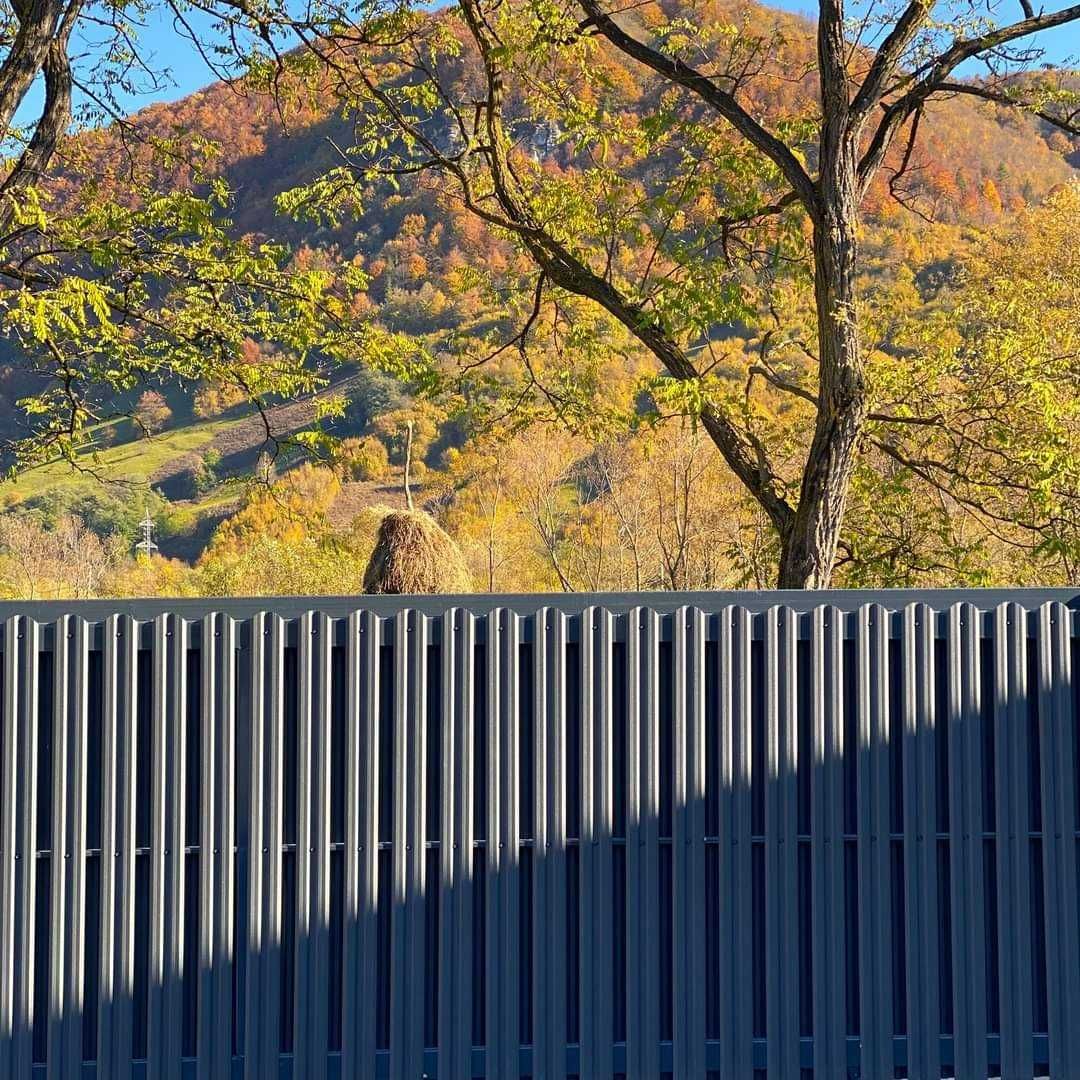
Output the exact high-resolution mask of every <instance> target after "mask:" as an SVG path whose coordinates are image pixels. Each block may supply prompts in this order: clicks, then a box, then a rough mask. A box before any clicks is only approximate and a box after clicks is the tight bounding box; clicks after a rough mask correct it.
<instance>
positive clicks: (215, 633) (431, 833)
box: [0, 590, 1080, 1080]
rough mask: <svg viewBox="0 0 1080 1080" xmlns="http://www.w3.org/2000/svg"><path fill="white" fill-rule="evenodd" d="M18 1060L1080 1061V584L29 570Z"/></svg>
mask: <svg viewBox="0 0 1080 1080" xmlns="http://www.w3.org/2000/svg"><path fill="white" fill-rule="evenodd" d="M0 652H2V661H0V702H2V723H0V1080H4V1078H9V1077H10V1078H13V1080H14V1078H19V1080H22V1078H34V1080H36V1078H38V1077H41V1078H45V1077H48V1078H49V1080H69V1078H71V1080H74V1078H86V1080H90V1078H94V1077H96V1078H99V1080H106V1078H108V1080H112V1078H118V1077H123V1078H128V1077H139V1078H142V1077H147V1078H154V1080H156V1078H159V1077H160V1078H164V1080H180V1078H182V1077H184V1078H190V1077H198V1078H199V1080H204V1078H206V1080H219V1078H220V1080H225V1078H226V1077H227V1078H230V1080H232V1078H240V1077H247V1078H252V1080H256V1078H258V1080H262V1078H268V1077H275V1078H279V1077H280V1078H287V1077H292V1078H295V1080H301V1078H304V1080H307V1078H319V1080H323V1078H340V1080H353V1078H365V1080H366V1078H368V1077H376V1078H392V1080H421V1078H425V1077H426V1078H436V1077H437V1078H439V1080H444V1078H445V1080H467V1078H472V1077H487V1078H498V1080H504V1078H515V1080H516V1078H524V1077H529V1078H533V1080H565V1078H571V1077H578V1078H581V1080H592V1078H604V1080H607V1078H615V1077H619V1078H622V1077H626V1078H632V1080H653V1078H658V1077H665V1076H670V1077H672V1078H684V1077H685V1078H702V1080H705V1078H709V1080H712V1078H714V1077H715V1078H723V1080H728V1078H732V1080H734V1078H739V1080H742V1078H744V1077H746V1078H751V1080H755V1078H757V1080H765V1078H768V1080H775V1078H803V1077H811V1076H812V1077H815V1078H827V1080H832V1078H836V1077H839V1078H846V1077H850V1078H856V1077H858V1078H873V1080H877V1078H886V1077H889V1078H891V1077H911V1078H938V1077H946V1076H950V1077H951V1076H955V1077H962V1078H965V1080H966V1078H978V1077H984V1076H1002V1077H1008V1078H1016V1080H1019V1078H1028V1077H1034V1076H1051V1077H1054V1078H1073V1077H1080V1019H1078V1018H1080V880H1078V844H1080V746H1078V741H1080V729H1078V725H1080V594H1076V593H1067V592H1064V591H1057V592H1050V591H1044V590H1029V591H1023V590H1021V591H1016V592H1012V593H990V592H977V591H976V592H956V593H942V592H929V593H921V594H920V593H888V592H886V593H878V594H868V593H847V594H839V593H828V594H800V593H773V594H769V593H762V594H691V595H684V596H679V595H677V594H667V595H661V594H642V595H637V596H588V597H563V598H552V597H514V598H509V597H508V598H484V597H456V598H427V599H423V600H420V599H418V598H401V599H400V600H393V599H382V598H380V599H378V600H375V599H374V598H366V597H365V598H354V599H335V600H323V599H307V600H295V599H294V600H281V601H278V600H273V599H266V600H260V601H228V600H223V601H220V602H218V601H198V602H195V601H161V602H150V601H145V602H137V603H133V604H124V603H121V602H116V603H115V604H108V603H105V602H93V603H76V602H68V603H53V604H38V605H34V604H3V605H0Z"/></svg>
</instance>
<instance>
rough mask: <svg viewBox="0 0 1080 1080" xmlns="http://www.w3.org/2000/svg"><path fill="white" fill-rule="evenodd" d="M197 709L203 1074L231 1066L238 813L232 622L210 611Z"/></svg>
mask: <svg viewBox="0 0 1080 1080" xmlns="http://www.w3.org/2000/svg"><path fill="white" fill-rule="evenodd" d="M200 649H201V654H202V657H201V659H202V711H201V717H200V719H201V721H202V723H201V740H202V745H201V750H202V760H201V762H200V772H201V788H200V803H201V806H200V836H199V979H198V986H199V1015H198V1026H197V1055H198V1056H197V1060H198V1071H199V1076H200V1077H206V1078H207V1080H227V1078H228V1077H230V1076H231V1071H232V1026H233V1025H232V1014H233V1008H232V976H233V972H232V967H233V899H234V893H235V888H234V868H235V850H234V849H235V824H236V823H235V817H234V814H233V799H232V796H233V782H234V769H233V757H234V751H235V742H234V740H235V706H236V702H235V692H236V691H235V671H236V623H235V621H234V620H233V619H232V618H231V617H230V616H228V615H219V614H209V615H207V616H205V617H204V619H203V622H202V642H201V646H200Z"/></svg>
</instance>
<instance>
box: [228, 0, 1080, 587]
mask: <svg viewBox="0 0 1080 1080" xmlns="http://www.w3.org/2000/svg"><path fill="white" fill-rule="evenodd" d="M1019 9H1020V10H1019V11H1017V12H1016V13H1015V14H1016V17H1015V18H1005V17H1002V11H1001V10H999V9H997V8H995V9H994V11H993V12H992V13H991V14H990V15H989V16H988V15H987V14H985V13H984V12H983V11H981V10H980V9H977V8H976V7H975V6H974V5H971V6H968V5H966V4H958V5H957V4H952V5H946V4H934V3H928V2H925V0H910V2H908V3H903V2H900V3H889V2H875V3H872V4H868V5H862V6H860V7H859V8H858V9H857V10H855V9H852V10H845V6H844V3H843V0H820V3H819V5H818V8H817V22H816V27H814V28H813V30H812V31H811V41H812V46H811V47H809V48H806V49H803V48H801V47H800V45H799V41H798V33H797V32H795V33H793V32H791V30H792V28H791V25H790V22H791V21H790V20H789V21H788V23H787V24H786V29H785V28H783V27H782V25H781V24H780V23H779V22H777V24H776V26H775V27H774V28H773V29H770V28H769V27H768V26H767V25H766V27H765V29H764V30H761V29H760V28H758V29H755V26H754V25H751V24H750V22H749V21H748V20H747V19H746V18H744V17H743V15H742V13H741V12H740V11H739V10H738V9H733V8H730V7H725V6H721V5H717V4H709V3H706V2H704V0H702V2H699V3H697V4H695V5H693V6H692V7H690V8H687V7H684V6H676V5H674V4H672V3H668V2H665V0H650V2H647V3H644V4H642V3H636V2H635V3H623V2H622V0H566V2H563V3H554V4H553V3H551V2H550V0H516V2H513V3H506V2H505V0H458V2H457V3H456V4H455V5H454V6H453V8H452V9H451V10H450V11H448V12H443V11H439V12H431V10H430V9H429V8H428V7H427V6H426V5H421V4H416V5H412V4H410V3H407V2H405V3H401V2H394V0H387V3H386V4H384V5H382V6H380V5H379V4H374V5H372V4H363V5H356V6H355V7H353V6H350V5H346V4H340V3H338V4H333V3H332V4H330V5H329V14H328V15H327V17H326V19H325V20H322V21H317V22H311V21H298V20H297V19H295V18H293V17H292V16H291V15H290V13H289V12H288V11H287V10H285V9H278V10H271V9H267V8H264V7H260V8H259V9H258V13H257V14H252V15H251V16H250V17H246V21H245V17H238V22H239V23H241V24H243V25H245V26H246V27H247V28H248V29H257V30H259V31H260V32H261V33H262V37H263V40H265V41H268V42H274V43H276V42H286V41H288V42H290V43H295V42H296V41H297V40H299V41H300V42H302V43H303V44H304V45H305V47H306V50H302V51H301V52H300V53H297V54H295V58H294V63H295V64H296V65H297V66H298V67H299V66H302V65H303V64H308V65H310V64H311V63H312V60H313V59H314V60H315V61H317V66H318V68H319V70H320V72H330V77H331V81H332V83H333V89H334V90H335V92H336V93H337V95H338V97H339V99H340V100H341V102H342V104H343V105H344V107H345V108H347V109H349V110H351V112H352V115H353V117H354V119H355V126H356V136H355V145H354V147H353V148H352V149H351V150H349V151H347V152H345V151H341V152H340V153H339V161H340V164H339V166H338V167H337V168H335V169H334V170H333V171H332V172H331V173H330V174H329V175H328V176H326V177H325V178H324V179H323V180H321V181H319V182H318V183H316V184H315V185H313V186H311V187H310V188H308V189H306V190H305V191H304V192H303V193H299V194H297V195H296V196H295V197H294V198H292V199H288V200H286V201H285V204H286V205H287V207H288V208H290V209H292V210H296V211H300V212H305V213H318V212H319V210H320V209H321V211H322V212H324V213H325V214H327V215H330V216H335V215H337V216H339V215H340V214H342V213H343V212H347V211H348V210H349V209H350V208H351V207H352V206H354V205H355V204H357V203H358V202H360V201H362V200H363V199H364V198H365V197H367V196H368V194H369V189H370V185H371V184H373V183H375V182H377V181H380V180H383V181H385V180H388V179H389V180H391V181H393V182H394V183H404V182H408V181H410V180H416V181H417V182H418V183H420V184H421V185H426V186H427V187H428V188H429V189H430V190H431V191H432V192H433V193H435V195H436V196H437V197H439V198H443V199H445V200H447V201H448V202H451V203H453V204H456V205H459V206H462V207H464V208H465V209H466V210H467V211H468V212H469V213H471V214H472V215H474V216H475V217H476V218H477V219H479V220H480V221H482V222H483V223H485V225H486V226H487V227H489V228H490V229H491V230H492V231H493V232H494V233H496V234H498V235H501V236H504V237H509V238H511V239H512V240H513V242H514V243H515V245H516V247H517V250H518V251H519V252H520V253H521V254H522V255H523V256H525V257H526V258H527V259H528V261H529V262H530V264H531V265H532V267H533V268H534V271H535V273H534V274H533V276H532V280H531V282H530V284H529V292H530V294H531V295H532V297H533V300H534V302H533V304H532V305H531V308H532V310H531V312H530V314H529V315H528V317H527V319H526V320H525V322H524V326H523V327H522V328H521V330H520V331H519V332H518V333H517V334H516V335H515V338H514V342H513V344H514V345H516V346H517V347H518V351H519V352H520V354H521V355H522V357H523V358H525V362H526V366H527V356H526V345H527V340H528V336H529V334H530V332H533V333H535V332H537V331H538V330H539V328H541V327H542V326H544V325H545V318H544V311H545V308H546V307H550V306H552V305H554V306H555V307H558V306H560V305H561V304H562V303H563V301H564V299H565V298H566V297H567V296H571V295H572V296H577V297H583V298H586V299H587V300H588V301H590V302H591V303H593V304H595V305H597V306H598V307H599V308H601V309H602V310H603V311H604V312H606V313H607V315H608V316H609V317H610V319H611V320H612V321H613V323H614V324H617V325H618V326H619V327H621V328H622V331H623V332H625V333H626V334H628V335H630V336H631V337H632V338H633V339H634V340H635V341H636V342H637V344H638V346H639V347H641V348H643V349H645V350H647V351H648V353H650V354H651V355H652V357H653V358H654V360H655V362H656V363H657V365H658V368H659V370H660V372H661V373H662V374H663V376H664V378H663V380H662V384H661V385H658V386H657V387H656V391H657V394H658V397H659V399H660V408H661V411H681V412H685V413H690V414H691V415H693V416H694V417H695V418H697V419H698V420H699V421H700V423H701V425H702V426H703V428H704V429H705V430H706V431H707V432H708V434H709V436H710V438H711V440H712V442H713V443H714V444H715V446H716V448H717V449H718V450H719V452H720V454H721V455H722V457H723V459H724V461H725V462H726V464H727V466H728V467H729V468H730V469H731V470H732V472H733V473H734V475H735V476H736V477H737V478H738V480H739V481H740V483H741V484H742V485H743V486H744V487H745V488H746V490H747V491H748V492H749V493H750V495H751V496H752V497H753V498H754V499H755V500H756V502H757V503H758V504H759V505H760V506H761V508H762V510H763V511H764V513H766V514H767V516H768V518H769V520H770V522H771V525H772V527H773V529H774V530H775V532H776V535H777V537H778V559H777V563H778V565H777V573H776V580H777V582H778V583H779V584H780V585H781V586H784V587H822V586H825V585H827V584H828V583H829V582H830V580H831V578H832V573H833V569H834V566H835V563H836V558H837V553H838V550H840V548H841V545H842V542H843V538H844V531H845V510H846V507H847V503H848V496H849V491H850V486H851V483H852V478H853V476H854V475H855V471H856V468H857V466H858V463H859V461H860V457H861V455H863V454H864V453H865V452H866V451H867V447H868V441H867V426H868V424H870V423H874V424H878V425H881V424H893V425H901V424H904V425H908V424H932V423H935V422H936V421H935V419H934V417H933V415H925V416H908V415H903V416H900V415H896V416H893V415H890V414H887V413H884V412H883V411H882V410H880V409H879V408H877V405H876V402H875V401H874V400H873V398H872V396H871V392H870V379H869V377H868V370H867V365H868V353H869V343H868V341H867V338H866V332H865V326H864V311H863V305H862V300H861V296H860V267H861V263H860V254H859V244H860V213H861V207H862V204H863V203H864V200H865V199H866V198H867V195H868V192H869V191H870V190H871V189H872V188H874V187H875V185H877V186H880V184H881V183H882V182H887V183H888V186H889V188H890V189H892V190H893V191H894V192H895V193H896V194H898V195H901V197H902V191H903V184H902V182H900V178H901V177H903V175H904V174H905V173H906V172H907V171H908V169H909V167H910V166H911V165H912V161H913V155H914V154H915V153H916V150H917V145H918V141H919V130H920V125H922V124H924V123H925V117H926V115H927V112H928V111H929V110H932V107H933V105H934V103H935V102H936V101H938V100H941V99H943V98H947V97H950V96H957V95H966V96H975V97H977V98H980V99H985V100H987V101H990V102H993V103H994V104H995V105H998V106H1010V107H1016V108H1022V109H1028V110H1030V111H1033V112H1034V113H1036V114H1037V116H1038V117H1039V118H1040V119H1041V120H1042V122H1043V123H1045V124H1048V125H1054V126H1057V127H1059V128H1060V129H1061V130H1063V131H1068V132H1073V131H1075V130H1076V129H1077V125H1078V112H1077V97H1076V94H1075V93H1070V92H1069V91H1068V90H1067V89H1065V88H1063V87H1062V86H1061V85H1060V84H1059V83H1058V81H1057V80H1056V79H1055V75H1054V72H1053V71H1052V70H1051V69H1049V68H1046V69H1043V70H1041V71H1040V72H1039V74H1038V75H1037V76H1035V75H1033V74H1027V73H1028V72H1030V69H1031V67H1032V63H1033V61H1034V60H1036V59H1038V58H1039V55H1040V54H1039V53H1038V50H1037V49H1036V48H1035V47H1034V45H1033V44H1032V38H1033V35H1035V34H1043V35H1045V34H1046V33H1047V32H1051V31H1054V30H1055V29H1059V28H1061V27H1065V26H1067V25H1068V24H1070V23H1074V22H1076V21H1078V20H1080V6H1078V5H1072V6H1067V7H1062V8H1060V9H1058V10H1054V11H1039V12H1036V11H1035V10H1034V9H1033V8H1032V7H1031V5H1030V4H1028V3H1027V0H1020V3H1019ZM613 56H617V57H619V58H620V59H621V60H623V61H625V60H629V61H631V62H632V65H633V66H634V70H636V72H637V75H638V77H639V78H640V80H641V81H642V83H643V84H644V90H643V91H642V92H640V93H637V95H636V96H637V97H638V98H639V99H641V100H644V101H645V102H647V108H646V109H645V110H644V111H643V112H642V111H638V112H637V113H635V112H634V111H633V110H631V109H629V108H628V107H626V95H624V94H623V93H622V87H621V85H620V82H619V77H618V76H617V74H616V72H615V70H614V65H613V64H612V63H610V62H609V60H610V58H611V57H613ZM287 62H288V58H287V57H285V55H284V52H283V51H282V48H279V47H278V46H277V45H276V44H274V45H272V46H271V47H270V48H268V49H266V50H264V51H263V52H262V53H259V54H257V55H256V56H255V57H253V58H249V67H250V68H251V69H252V70H255V71H257V72H259V71H261V72H262V73H263V74H264V76H265V80H266V84H267V86H271V85H273V84H274V83H275V81H278V76H277V75H276V74H275V73H280V70H281V67H282V65H283V64H286V63H287ZM979 64H981V65H982V69H981V74H979V73H978V72H976V71H975V66H976V65H979ZM417 178H418V179H417ZM975 194H976V195H978V194H979V193H978V192H976V193H975ZM801 276H802V277H801ZM800 280H804V281H806V282H807V283H808V285H809V290H810V293H811V300H812V315H813V319H812V326H811V328H810V329H811V336H810V337H808V338H804V337H802V336H801V331H802V327H801V326H791V325H788V324H786V323H784V321H783V320H782V319H779V320H778V321H777V320H776V319H774V318H773V317H774V316H777V315H782V310H781V308H780V307H779V306H778V305H777V304H775V303H774V295H773V294H774V290H776V289H777V288H778V287H779V286H782V283H783V282H785V281H789V282H798V281H800ZM771 319H772V320H773V321H770V320H771ZM546 321H547V323H548V325H550V324H551V323H552V322H553V321H557V318H555V317H553V318H549V319H547V320H546ZM745 323H750V324H752V325H754V326H756V328H757V332H758V336H759V339H760V342H761V345H762V350H761V358H760V360H759V361H755V360H749V361H746V362H744V366H743V370H742V371H741V372H739V371H736V370H730V369H728V370H725V369H724V367H723V366H722V365H718V363H717V360H716V355H715V349H714V346H715V343H716V341H717V339H718V336H721V335H722V330H723V328H724V327H725V326H731V325H739V324H745ZM766 346H767V348H766ZM785 349H786V351H787V353H788V354H789V355H791V356H795V357H798V356H801V357H802V359H803V360H804V361H805V363H803V364H802V365H801V366H800V365H799V363H798V362H797V361H796V360H787V359H785V360H784V362H783V363H778V362H776V361H777V360H778V358H781V357H783V356H784V350H785ZM530 374H531V373H530ZM748 375H750V376H753V378H752V379H751V383H753V384H756V385H757V386H762V385H764V384H766V383H768V384H771V386H772V390H773V391H775V392H778V393H780V394H786V395H795V396H800V397H802V398H803V399H804V400H809V402H810V403H811V404H812V406H813V408H812V416H811V419H810V425H809V428H808V430H807V431H806V432H805V437H804V438H803V439H802V441H801V442H800V444H799V446H798V454H797V455H796V458H797V464H796V466H795V467H794V468H789V467H788V464H787V463H786V462H785V461H782V460H780V459H778V458H777V457H776V456H775V455H774V453H773V443H774V442H775V441H776V436H775V435H774V433H771V432H770V431H769V419H770V418H769V415H768V413H769V409H768V408H767V407H762V406H761V404H760V402H759V401H758V400H756V398H755V394H754V393H751V392H750V391H747V392H743V387H744V384H745V383H746V381H747V376H748ZM540 392H542V393H548V391H547V389H546V388H543V387H541V388H540Z"/></svg>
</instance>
